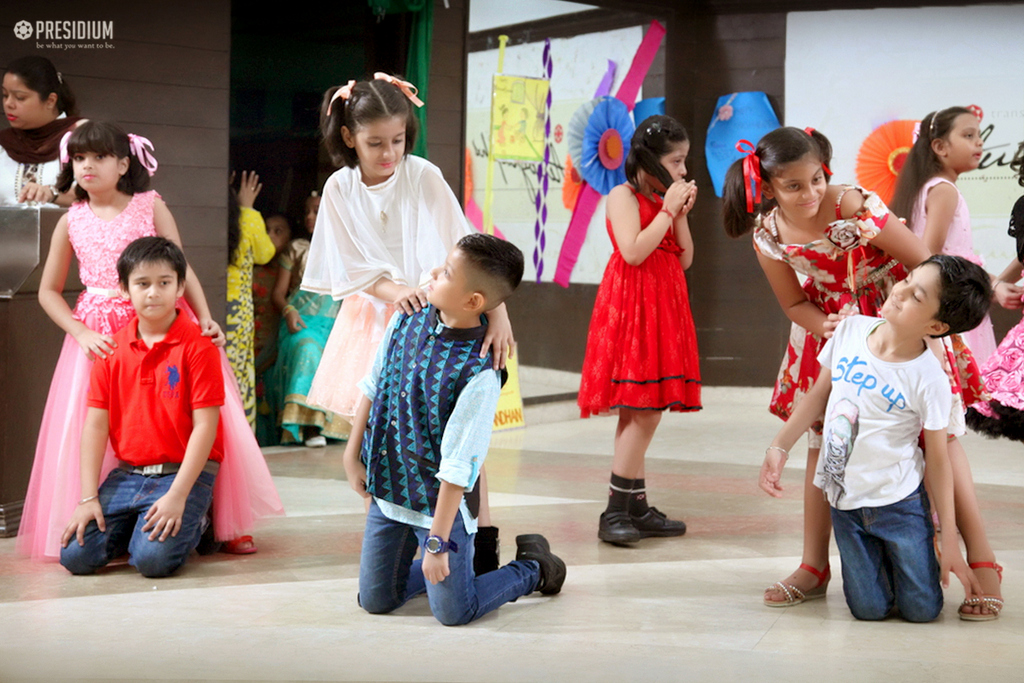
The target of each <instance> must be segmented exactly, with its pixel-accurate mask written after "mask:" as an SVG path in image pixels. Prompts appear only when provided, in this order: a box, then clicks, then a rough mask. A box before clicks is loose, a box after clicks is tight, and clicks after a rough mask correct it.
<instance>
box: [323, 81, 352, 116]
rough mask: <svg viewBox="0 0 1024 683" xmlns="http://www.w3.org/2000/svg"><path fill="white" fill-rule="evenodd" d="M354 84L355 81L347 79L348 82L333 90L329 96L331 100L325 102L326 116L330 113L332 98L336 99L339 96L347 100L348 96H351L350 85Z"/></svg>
mask: <svg viewBox="0 0 1024 683" xmlns="http://www.w3.org/2000/svg"><path fill="white" fill-rule="evenodd" d="M355 84H356V82H355V81H349V82H348V83H346V84H345V85H343V86H341V87H340V88H338V89H337V90H335V91H334V95H332V96H331V101H330V102H328V103H327V115H328V116H330V115H331V107H333V106H334V100H336V99H338V98H339V97H340V98H341V99H343V100H347V99H348V98H350V97H352V87H353V86H354V85H355Z"/></svg>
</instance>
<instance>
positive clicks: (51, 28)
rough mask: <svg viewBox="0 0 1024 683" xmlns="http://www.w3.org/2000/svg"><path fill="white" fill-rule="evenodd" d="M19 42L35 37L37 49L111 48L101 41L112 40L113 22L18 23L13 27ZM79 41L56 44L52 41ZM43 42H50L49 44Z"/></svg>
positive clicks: (110, 45)
mask: <svg viewBox="0 0 1024 683" xmlns="http://www.w3.org/2000/svg"><path fill="white" fill-rule="evenodd" d="M14 35H15V37H16V38H18V39H19V40H28V39H29V38H32V37H35V39H36V47H37V48H55V49H71V48H75V47H80V48H99V47H108V48H110V47H113V45H112V44H110V43H105V42H102V41H107V40H113V39H114V22H113V21H36V22H31V21H25V20H22V21H19V22H18V23H16V24H15V25H14ZM58 40H59V41H81V42H76V43H64V42H62V43H56V42H52V41H58ZM44 41H51V42H49V43H47V42H44ZM86 41H88V42H86Z"/></svg>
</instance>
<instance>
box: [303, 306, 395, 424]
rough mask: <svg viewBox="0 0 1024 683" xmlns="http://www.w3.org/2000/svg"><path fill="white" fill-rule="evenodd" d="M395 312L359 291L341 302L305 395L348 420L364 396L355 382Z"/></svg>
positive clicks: (365, 370) (366, 368)
mask: <svg viewBox="0 0 1024 683" xmlns="http://www.w3.org/2000/svg"><path fill="white" fill-rule="evenodd" d="M394 312H395V307H394V306H393V305H391V304H385V305H384V306H382V307H379V308H378V306H375V305H374V303H373V302H372V301H371V300H370V299H368V298H366V297H365V296H361V295H358V294H357V295H354V296H350V297H348V298H347V299H345V301H343V302H342V304H341V310H339V311H338V317H337V318H336V319H335V320H334V327H332V328H331V335H330V336H329V337H328V338H327V344H326V345H325V346H324V354H323V356H322V357H321V358H320V366H319V367H318V368H317V370H316V375H314V376H313V385H312V386H311V387H310V389H309V396H307V398H308V399H309V401H310V403H315V404H316V405H318V406H321V407H323V408H326V409H327V410H330V411H332V412H335V413H338V414H339V415H344V416H345V417H347V418H350V419H351V418H352V416H353V415H355V414H356V405H357V404H358V403H359V399H360V398H361V397H362V395H363V394H362V392H360V391H359V388H358V387H357V386H356V384H357V383H358V382H359V381H360V380H361V379H363V377H365V376H366V374H367V373H368V372H369V371H370V369H371V368H372V367H373V358H374V355H375V354H376V353H377V347H378V346H379V345H380V340H381V339H383V338H384V329H385V328H386V327H387V324H388V321H389V320H391V316H392V315H393V314H394Z"/></svg>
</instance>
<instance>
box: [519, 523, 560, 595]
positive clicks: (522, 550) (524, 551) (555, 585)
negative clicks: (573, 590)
mask: <svg viewBox="0 0 1024 683" xmlns="http://www.w3.org/2000/svg"><path fill="white" fill-rule="evenodd" d="M516 559H517V560H533V561H534V562H536V563H537V564H539V565H540V581H539V582H538V583H537V590H539V591H540V592H541V593H543V594H544V595H554V594H556V593H558V592H559V591H560V590H562V584H563V583H565V573H566V572H565V562H562V560H561V558H559V557H558V556H557V555H554V554H552V553H551V546H550V545H548V539H546V538H544V537H543V536H541V535H540V534H523V535H522V536H516Z"/></svg>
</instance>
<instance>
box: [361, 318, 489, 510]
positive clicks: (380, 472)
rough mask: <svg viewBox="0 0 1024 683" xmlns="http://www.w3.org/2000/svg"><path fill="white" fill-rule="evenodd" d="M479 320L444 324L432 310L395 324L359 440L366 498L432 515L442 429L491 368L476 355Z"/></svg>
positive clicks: (481, 329) (483, 326)
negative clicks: (469, 323)
mask: <svg viewBox="0 0 1024 683" xmlns="http://www.w3.org/2000/svg"><path fill="white" fill-rule="evenodd" d="M481 323H482V324H481V325H480V326H479V327H473V328H466V329H455V328H450V327H445V326H444V325H442V324H441V321H440V319H439V318H438V314H437V309H436V308H434V307H433V306H428V307H427V308H425V309H423V310H422V311H420V312H419V313H414V314H413V315H402V316H401V317H400V318H399V319H398V322H397V323H396V325H395V329H394V331H393V332H392V335H391V341H390V344H389V345H388V349H387V355H386V356H385V360H384V367H383V368H382V370H381V376H380V377H379V378H378V380H377V395H376V397H375V398H374V400H373V404H372V405H371V407H370V417H369V419H368V420H367V422H366V434H365V435H364V436H363V448H362V454H361V455H362V459H363V462H364V463H366V464H367V477H366V490H367V491H369V493H370V495H372V496H374V497H376V498H381V499H383V500H386V501H388V502H389V503H394V504H395V505H399V506H401V507H404V508H406V509H408V510H412V511H413V512H418V513H420V514H424V515H429V516H431V517H432V516H433V514H434V507H435V505H436V504H437V494H438V491H439V490H440V487H441V482H440V481H439V480H438V479H437V476H436V475H437V470H438V466H439V465H440V462H441V437H442V436H443V435H444V429H445V425H447V424H448V418H449V417H450V416H451V414H452V410H454V408H455V402H456V401H457V400H458V398H459V394H460V393H461V392H462V389H463V388H464V387H465V386H466V384H468V383H469V380H471V379H472V378H473V377H474V376H475V375H477V374H478V373H479V372H480V371H482V370H484V369H487V368H490V367H491V363H492V360H491V357H490V355H488V356H486V357H484V358H481V357H480V349H481V348H482V346H483V339H484V335H485V333H486V332H487V323H486V318H483V317H481ZM473 514H474V515H475V514H476V512H475V511H473Z"/></svg>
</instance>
